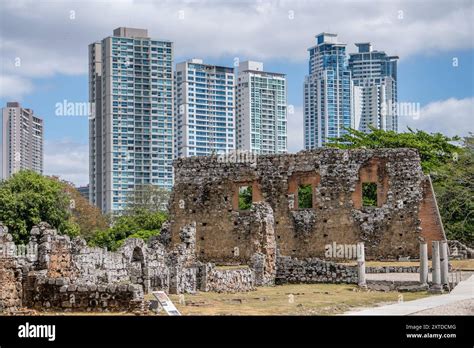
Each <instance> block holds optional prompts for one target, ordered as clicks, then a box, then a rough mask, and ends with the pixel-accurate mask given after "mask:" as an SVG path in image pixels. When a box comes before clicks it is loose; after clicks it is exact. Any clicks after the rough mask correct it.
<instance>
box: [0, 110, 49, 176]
mask: <svg viewBox="0 0 474 348" xmlns="http://www.w3.org/2000/svg"><path fill="white" fill-rule="evenodd" d="M43 137H44V132H43V120H42V119H41V118H39V117H37V116H35V114H34V113H33V110H31V109H26V108H22V107H21V105H20V103H17V102H8V103H7V106H6V107H4V108H2V113H1V119H0V145H1V149H0V179H8V178H9V177H10V176H11V175H12V174H14V173H16V172H18V171H20V170H22V169H31V170H33V171H35V172H37V173H40V174H42V173H43Z"/></svg>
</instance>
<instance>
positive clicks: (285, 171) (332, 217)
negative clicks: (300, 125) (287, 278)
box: [170, 149, 445, 265]
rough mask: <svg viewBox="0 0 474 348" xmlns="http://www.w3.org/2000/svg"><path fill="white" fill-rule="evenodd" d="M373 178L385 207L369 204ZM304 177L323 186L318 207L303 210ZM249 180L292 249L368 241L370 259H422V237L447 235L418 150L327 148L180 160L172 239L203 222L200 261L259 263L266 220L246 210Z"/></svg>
mask: <svg viewBox="0 0 474 348" xmlns="http://www.w3.org/2000/svg"><path fill="white" fill-rule="evenodd" d="M363 182H375V183H376V184H377V193H378V197H377V198H378V199H377V201H378V206H377V207H363V206H362V192H361V191H362V183H363ZM301 184H311V185H312V187H313V208H312V209H298V206H297V204H298V199H297V192H298V186H299V185H301ZM244 185H248V186H252V189H253V197H252V199H253V201H254V202H255V203H256V202H264V203H268V205H269V206H270V208H271V210H272V212H273V214H272V217H271V218H270V219H272V220H273V230H274V232H273V233H274V236H275V243H276V247H277V248H278V249H279V252H280V254H281V255H282V256H290V257H294V258H298V259H304V258H314V257H318V258H324V251H325V245H327V244H331V243H332V242H336V243H338V244H355V243H358V242H364V244H365V249H366V257H367V259H397V258H398V257H407V256H410V257H412V258H416V257H418V248H419V240H420V239H426V240H427V241H428V242H429V241H430V240H444V239H445V236H444V231H443V230H442V224H441V219H440V218H439V213H438V212H437V209H436V206H435V203H436V202H435V200H434V199H431V198H430V195H432V187H431V182H430V181H429V178H428V177H426V176H425V175H424V174H423V172H422V169H421V166H420V158H419V155H418V153H417V152H416V150H412V149H379V150H339V149H321V150H313V151H303V152H300V153H298V154H284V155H265V156H258V157H257V160H256V161H255V162H225V161H222V160H221V157H218V156H210V157H192V158H185V159H178V160H176V161H175V186H174V190H173V194H172V199H171V203H170V216H171V220H170V231H171V237H170V238H171V244H175V243H179V235H178V231H179V230H180V228H182V226H184V225H186V224H190V223H196V257H197V258H198V259H199V260H200V261H203V262H215V263H218V264H226V265H232V264H235V265H238V264H247V265H252V264H253V262H254V261H255V253H256V249H258V248H256V246H255V242H256V239H255V236H254V233H255V232H254V231H255V230H258V226H255V218H256V216H255V214H256V212H255V211H254V210H252V209H250V210H245V211H242V210H239V209H238V190H239V187H241V186H244ZM436 221H437V222H436ZM258 243H261V242H257V244H258ZM236 251H237V252H236Z"/></svg>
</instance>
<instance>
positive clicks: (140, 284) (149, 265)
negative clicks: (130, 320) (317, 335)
mask: <svg viewBox="0 0 474 348" xmlns="http://www.w3.org/2000/svg"><path fill="white" fill-rule="evenodd" d="M164 232H165V233H164V234H163V235H162V236H160V237H157V238H153V239H152V240H150V241H149V242H148V243H145V242H144V241H143V240H142V239H128V240H126V242H125V243H124V245H123V246H122V247H121V248H120V249H119V250H118V251H117V252H111V251H107V250H106V249H103V248H94V247H88V246H87V245H86V243H85V241H84V240H83V239H81V238H74V239H73V240H71V239H70V238H69V237H68V236H62V235H58V234H57V232H56V230H54V229H52V228H51V226H49V225H48V224H47V223H41V224H39V225H38V226H35V227H34V228H33V229H32V231H31V237H30V242H29V244H28V246H27V250H32V251H34V252H33V253H32V254H26V255H17V254H16V246H15V244H14V243H13V242H12V236H11V235H10V234H8V230H7V228H6V227H4V226H3V225H1V224H0V313H2V312H3V313H10V312H15V311H17V310H18V309H20V308H21V307H27V308H34V309H39V310H66V311H134V310H141V309H143V308H144V300H143V298H144V294H145V293H147V292H150V291H153V290H164V291H166V292H169V293H192V292H195V291H198V290H201V291H248V290H251V289H253V288H254V273H253V271H252V270H250V269H248V268H247V269H245V268H242V269H232V270H221V269H216V268H215V265H213V264H211V263H202V262H199V261H197V260H196V258H195V250H194V245H195V225H194V224H190V225H186V226H184V227H183V228H182V229H181V233H180V236H181V240H182V243H179V244H177V245H176V246H174V247H173V248H169V249H167V248H166V247H165V246H164V245H163V244H162V243H161V242H162V241H163V240H166V226H165V229H164Z"/></svg>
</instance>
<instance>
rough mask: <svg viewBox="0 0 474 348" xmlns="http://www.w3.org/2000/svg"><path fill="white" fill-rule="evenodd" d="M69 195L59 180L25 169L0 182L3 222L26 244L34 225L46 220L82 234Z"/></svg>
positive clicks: (0, 217) (65, 231) (71, 233)
mask: <svg viewBox="0 0 474 348" xmlns="http://www.w3.org/2000/svg"><path fill="white" fill-rule="evenodd" d="M69 205H70V198H69V196H68V194H67V193H66V192H65V191H64V188H63V185H62V184H61V183H60V182H58V181H57V180H54V179H51V178H48V177H45V176H42V175H41V174H38V173H35V172H33V171H31V170H22V171H19V172H18V173H15V174H13V175H12V176H11V177H10V178H9V179H8V180H4V181H2V182H0V221H2V222H3V223H4V224H5V225H6V226H7V227H8V229H9V232H10V233H11V234H12V235H13V239H14V241H15V243H19V244H25V243H27V242H28V240H29V236H30V230H31V228H32V227H33V226H34V225H36V224H38V223H39V222H41V221H46V222H48V223H49V224H51V225H52V226H53V227H54V228H56V229H57V230H58V231H59V232H60V233H63V234H67V235H69V236H76V235H78V234H79V231H80V229H79V226H78V225H77V223H75V222H74V221H72V220H71V219H70V218H71V212H70V209H69Z"/></svg>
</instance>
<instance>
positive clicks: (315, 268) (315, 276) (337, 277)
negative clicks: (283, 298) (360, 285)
mask: <svg viewBox="0 0 474 348" xmlns="http://www.w3.org/2000/svg"><path fill="white" fill-rule="evenodd" d="M357 280H358V274H357V267H355V266H346V265H342V264H337V263H334V262H329V261H324V260H321V259H317V258H306V259H298V258H293V257H290V256H282V257H279V258H278V259H277V274H276V279H275V283H276V284H284V283H296V284H297V283H350V284H356V283H357Z"/></svg>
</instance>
